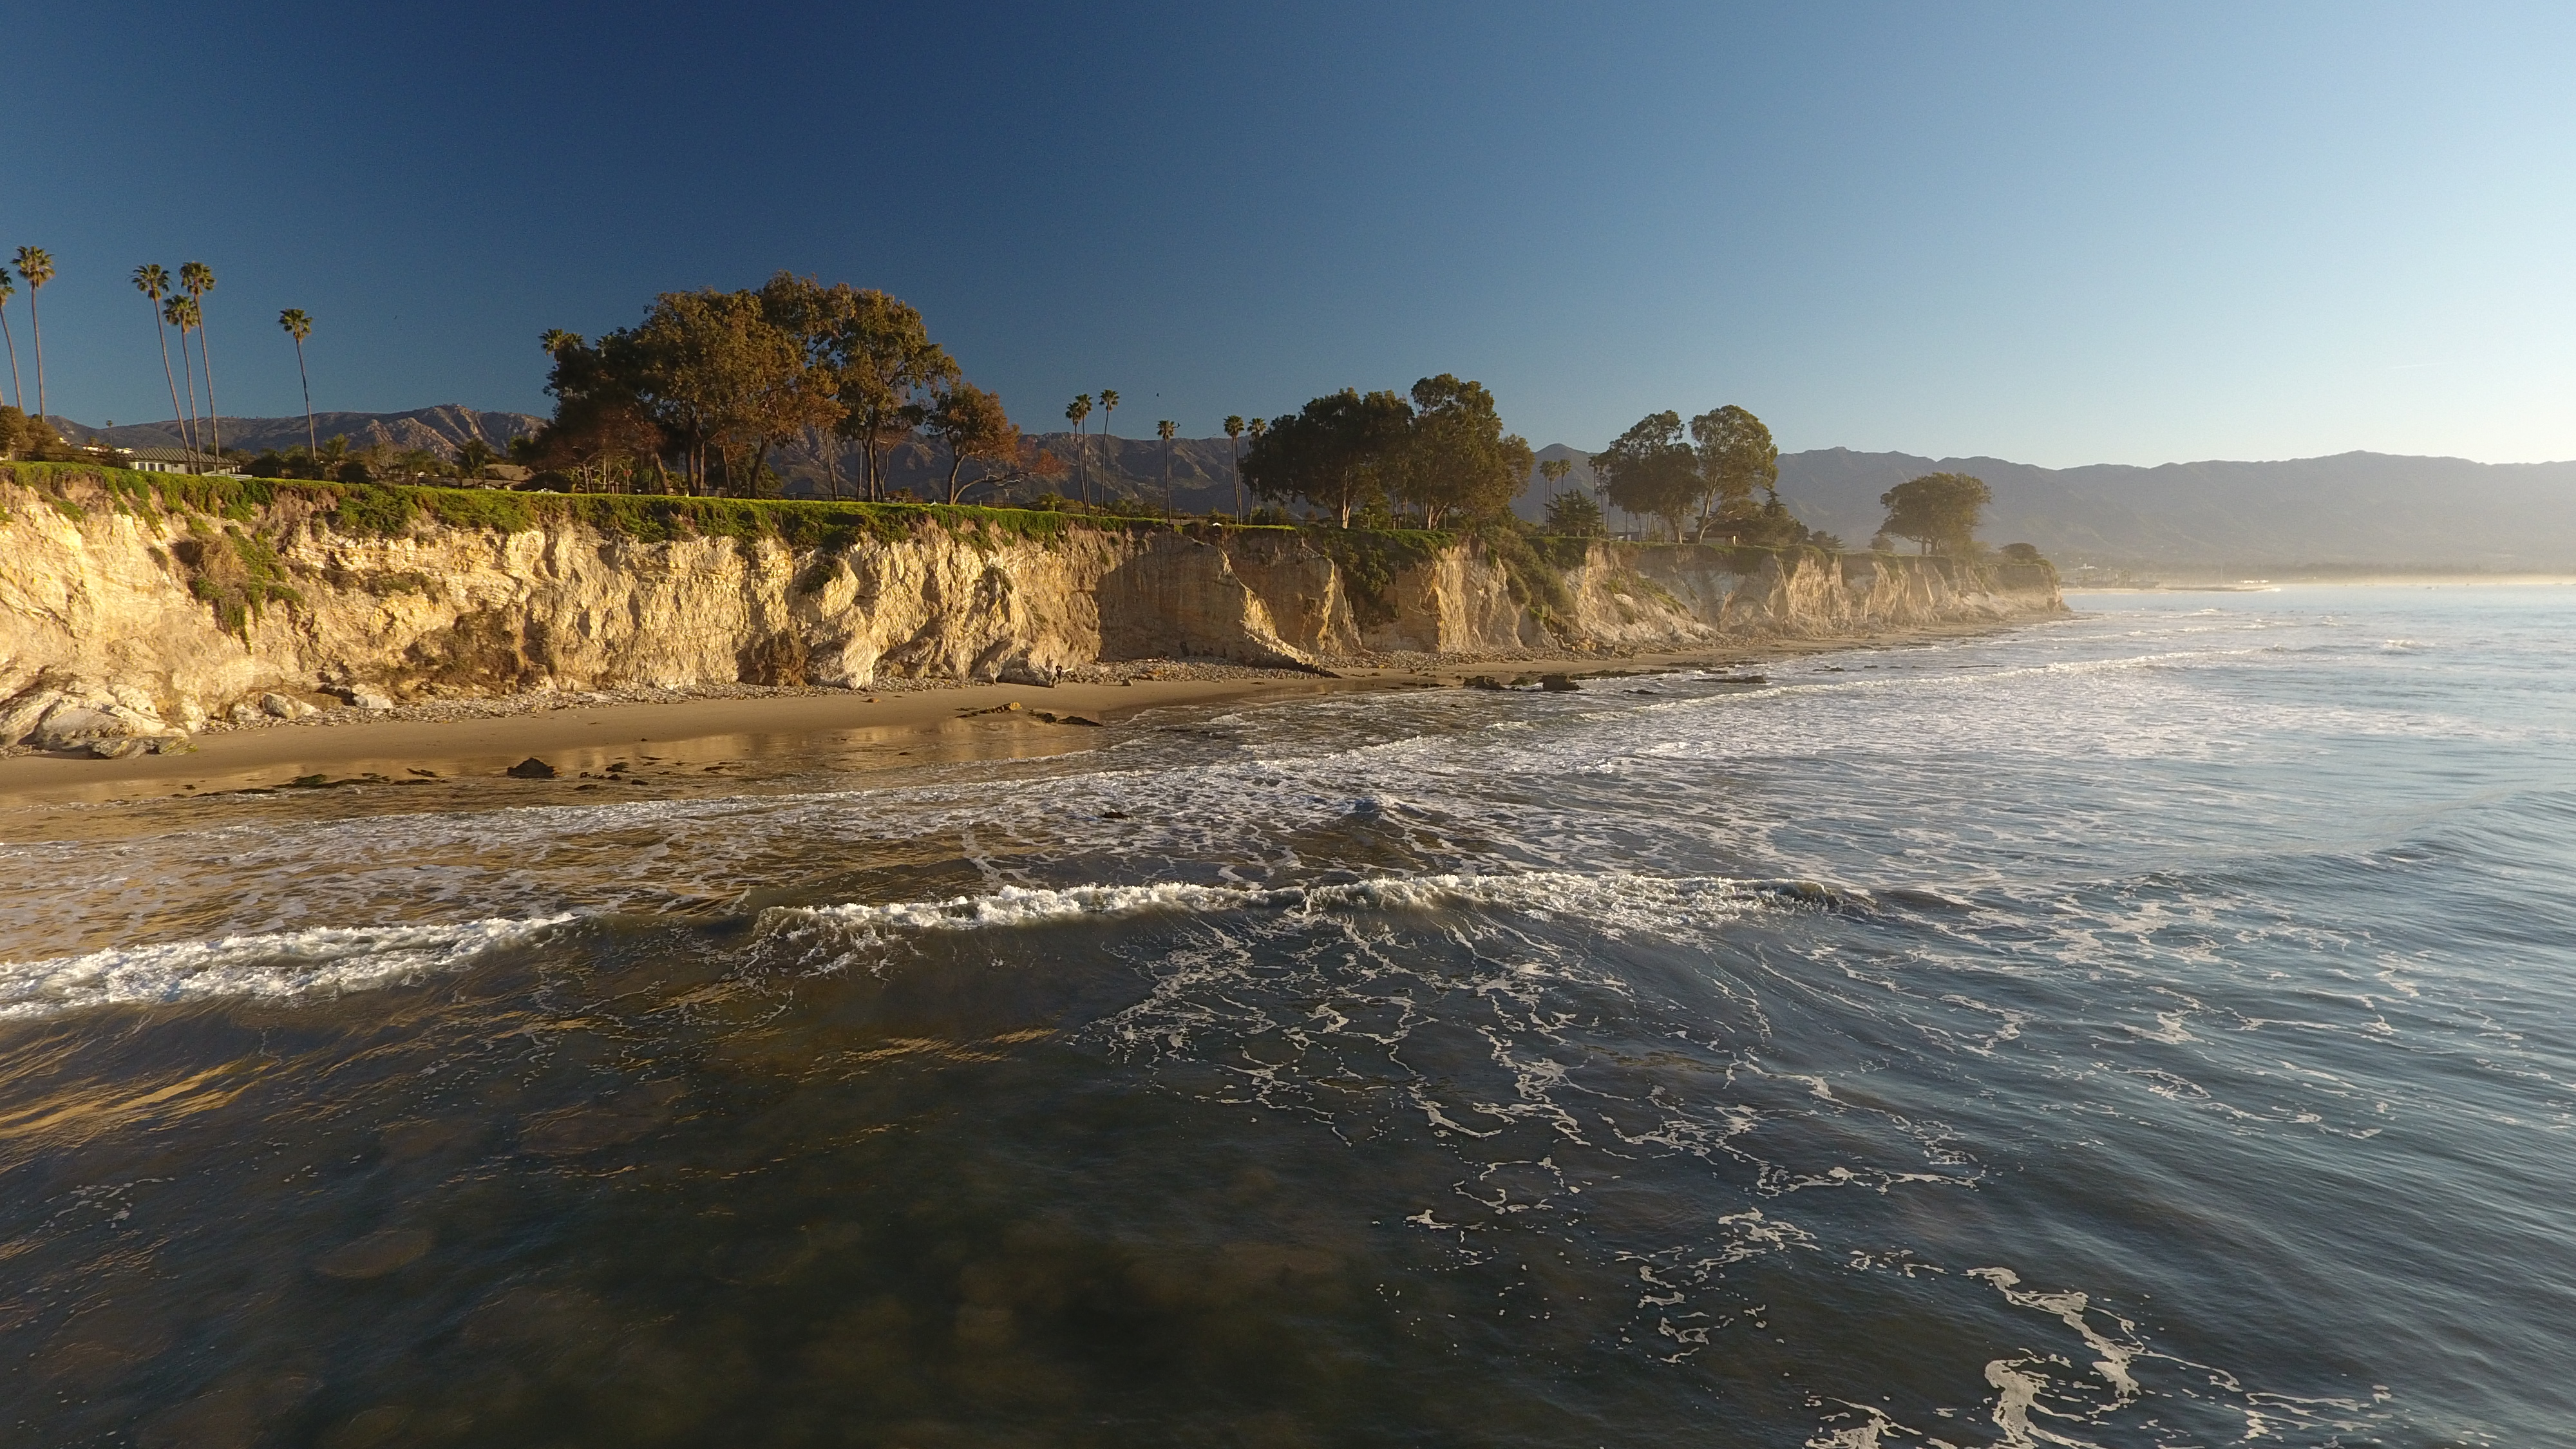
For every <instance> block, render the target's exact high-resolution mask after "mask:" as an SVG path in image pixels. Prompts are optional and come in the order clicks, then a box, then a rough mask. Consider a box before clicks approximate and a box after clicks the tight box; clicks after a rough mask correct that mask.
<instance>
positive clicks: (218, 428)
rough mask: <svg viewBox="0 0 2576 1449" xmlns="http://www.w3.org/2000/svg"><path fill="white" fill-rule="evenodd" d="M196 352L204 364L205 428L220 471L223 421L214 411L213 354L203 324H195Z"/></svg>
mask: <svg viewBox="0 0 2576 1449" xmlns="http://www.w3.org/2000/svg"><path fill="white" fill-rule="evenodd" d="M197 352H198V355H199V356H201V357H203V358H204V359H205V363H206V427H207V428H208V429H209V431H210V434H211V436H212V438H213V440H214V448H213V449H212V451H213V453H214V456H215V467H216V469H217V470H219V471H220V470H221V469H222V468H223V466H224V419H223V415H222V414H221V413H218V412H216V411H215V354H214V351H213V350H212V349H211V348H209V347H207V346H206V325H205V324H204V323H203V322H200V323H198V324H197Z"/></svg>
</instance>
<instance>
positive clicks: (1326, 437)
mask: <svg viewBox="0 0 2576 1449" xmlns="http://www.w3.org/2000/svg"><path fill="white" fill-rule="evenodd" d="M1412 423H1413V408H1412V407H1411V406H1410V405H1409V404H1407V403H1406V402H1405V400H1404V399H1402V398H1400V397H1397V396H1396V395H1395V394H1394V393H1392V392H1372V393H1369V394H1367V395H1366V396H1362V395H1361V394H1360V392H1359V391H1358V390H1357V389H1355V388H1347V387H1346V388H1343V389H1342V390H1341V391H1340V392H1337V393H1331V394H1328V395H1326V396H1324V397H1319V398H1316V399H1315V400H1313V401H1312V402H1309V403H1307V404H1306V406H1305V407H1304V408H1302V409H1300V410H1298V411H1297V412H1295V413H1291V414H1289V415H1287V416H1285V417H1278V418H1273V419H1271V420H1270V426H1269V428H1268V429H1267V430H1265V431H1264V432H1263V433H1262V434H1261V435H1260V436H1258V437H1256V438H1254V439H1253V440H1252V446H1251V447H1250V448H1248V449H1246V450H1245V451H1244V455H1243V481H1244V482H1245V483H1246V484H1248V485H1249V486H1250V487H1251V489H1252V491H1253V492H1254V493H1256V494H1258V495H1260V496H1261V497H1263V498H1267V499H1276V500H1289V499H1297V500H1302V501H1304V502H1306V503H1309V504H1311V505H1313V506H1315V507H1317V508H1320V509H1323V510H1325V511H1326V512H1329V513H1331V514H1332V515H1333V517H1334V519H1335V520H1336V521H1337V522H1339V523H1340V524H1341V526H1342V527H1344V528H1348V527H1350V526H1351V515H1352V514H1353V513H1356V512H1358V511H1359V510H1360V509H1362V508H1363V507H1365V506H1367V505H1369V504H1373V503H1374V504H1381V505H1382V504H1383V503H1384V502H1385V500H1386V495H1387V487H1386V483H1387V474H1388V473H1389V471H1390V470H1391V469H1392V468H1394V467H1396V466H1398V465H1399V464H1400V462H1401V461H1402V454H1403V450H1404V447H1405V444H1406V442H1407V441H1408V440H1409V438H1410V436H1411V430H1412Z"/></svg>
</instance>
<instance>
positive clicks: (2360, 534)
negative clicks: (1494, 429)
mask: <svg viewBox="0 0 2576 1449" xmlns="http://www.w3.org/2000/svg"><path fill="white" fill-rule="evenodd" d="M1539 457H1541V458H1542V459H1545V458H1551V457H1562V458H1571V459H1573V460H1574V461H1575V464H1576V468H1575V472H1574V474H1573V475H1572V476H1571V477H1569V478H1568V479H1567V483H1568V484H1569V485H1572V484H1574V483H1577V482H1580V483H1582V484H1584V485H1585V486H1590V484H1591V482H1592V472H1591V469H1590V467H1589V466H1588V460H1587V459H1586V458H1585V456H1584V455H1583V454H1582V453H1580V452H1578V451H1576V450H1574V449H1572V448H1568V447H1565V446H1563V445H1562V444H1558V445H1553V446H1550V447H1546V448H1542V449H1540V450H1539ZM1943 472H1947V473H1969V474H1973V475H1975V476H1977V477H1979V478H1982V479H1984V480H1985V481H1986V484H1987V486H1988V487H1990V488H1992V489H1993V490H1994V494H1995V503H1994V508H1993V511H1992V512H1991V513H1990V514H1988V516H1987V523H1986V527H1985V530H1984V532H1985V536H1986V537H1987V538H1989V539H1992V540H1994V541H1996V542H2011V541H2026V542H2030V543H2035V544H2037V545H2039V547H2040V549H2041V550H2042V551H2043V552H2045V553H2047V554H2048V555H2049V557H2051V558H2053V559H2056V560H2058V561H2059V562H2061V563H2100V564H2110V565H2138V564H2145V565H2156V566H2174V565H2201V566H2210V567H2216V566H2242V567H2245V568H2249V569H2256V570H2260V569H2264V568H2278V567H2285V566H2292V565H2301V564H2312V565H2333V566H2347V567H2348V566H2374V565H2376V566H2406V567H2415V568H2457V569H2464V570H2472V571H2515V570H2532V571H2548V572H2567V571H2576V462H2567V463H2473V462H2470V461H2468V460H2467V459H2465V458H2410V457H2398V456H2392V455H2390V454H2386V453H2341V454H2337V455H2336V456H2334V457H2331V458H2297V459H2290V460H2287V461H2282V462H2264V463H2229V462H2206V463H2167V464H2164V465H2162V466H2160V467H2154V468H2140V467H2133V466H2130V465H2126V464H2118V463H2097V464H2093V465H2091V466H2088V467H2082V468H2039V467H2033V466H2031V465H2030V464H2027V463H2012V462H2007V461H2005V460H2003V459H2001V458H1986V457H1977V458H1925V457H1918V456H1916V455H1915V454H1912V453H1856V452H1853V451H1851V450H1850V449H1848V448H1819V449H1815V450H1813V451H1810V452H1805V453H1784V454H1782V455H1781V458H1780V497H1781V500H1782V501H1783V502H1785V503H1787V504H1788V505H1789V507H1790V509H1791V510H1792V511H1794V512H1795V513H1796V514H1797V515H1798V517H1799V518H1800V519H1801V520H1802V521H1804V522H1805V523H1806V524H1807V525H1808V526H1809V527H1811V528H1821V529H1825V530H1827V531H1829V532H1832V533H1836V534H1839V535H1841V536H1842V538H1843V540H1844V541H1845V542H1846V543H1848V544H1850V545H1852V546H1854V547H1858V546H1860V545H1861V544H1863V543H1866V542H1867V541H1868V539H1869V537H1870V535H1871V534H1873V533H1875V532H1876V531H1877V530H1878V525H1879V523H1880V521H1881V520H1882V519H1884V518H1885V517H1886V510H1885V509H1883V508H1881V507H1880V506H1879V502H1878V497H1879V495H1880V494H1881V493H1884V492H1886V491H1887V490H1888V489H1890V488H1893V487H1895V486H1896V485H1897V484H1899V483H1902V482H1904V481H1905V480H1906V479H1908V478H1912V477H1916V476H1919V475H1921V474H1924V473H1943ZM1545 489H1546V484H1545V483H1544V481H1543V480H1534V481H1533V483H1532V485H1531V487H1530V490H1529V492H1528V493H1526V494H1524V495H1523V496H1522V499H1521V504H1520V507H1521V511H1522V513H1523V514H1524V515H1525V516H1528V517H1532V518H1535V517H1537V516H1538V510H1539V508H1540V507H1541V506H1543V495H1544V493H1545Z"/></svg>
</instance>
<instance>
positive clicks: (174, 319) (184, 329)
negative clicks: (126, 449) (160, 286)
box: [161, 297, 200, 472]
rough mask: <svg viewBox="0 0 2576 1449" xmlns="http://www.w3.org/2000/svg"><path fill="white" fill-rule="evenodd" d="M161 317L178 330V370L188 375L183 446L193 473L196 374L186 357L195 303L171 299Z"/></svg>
mask: <svg viewBox="0 0 2576 1449" xmlns="http://www.w3.org/2000/svg"><path fill="white" fill-rule="evenodd" d="M161 312H162V315H163V316H165V317H167V318H168V319H169V321H170V325H171V326H173V327H176V328H178V329H179V370H180V371H181V372H184V373H186V374H188V431H187V434H186V436H185V439H184V443H183V445H184V446H185V447H186V448H187V450H188V468H189V470H190V471H191V472H193V471H195V469H196V466H197V459H198V457H199V456H200V453H199V450H198V448H197V372H196V364H195V362H194V361H193V360H192V359H191V358H190V357H189V356H188V329H189V328H191V327H194V326H196V325H197V315H198V314H197V303H196V299H194V298H192V297H172V298H171V299H170V300H168V301H166V302H164V303H162V304H161Z"/></svg>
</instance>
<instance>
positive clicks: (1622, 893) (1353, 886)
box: [761, 871, 1866, 938]
mask: <svg viewBox="0 0 2576 1449" xmlns="http://www.w3.org/2000/svg"><path fill="white" fill-rule="evenodd" d="M1865 899H1866V897H1865V896H1863V895H1861V894H1860V893H1858V892H1849V891H1844V890H1841V889H1838V888H1835V887H1830V886H1825V885H1820V884H1817V883H1815V882H1810V881H1742V880H1735V879H1731V878H1727V877H1721V876H1690V877H1667V876H1650V875H1632V874H1626V873H1616V872H1614V873H1607V874H1586V873H1579V872H1571V871H1526V872H1518V873H1511V874H1495V875H1486V874H1466V873H1456V874H1443V875H1424V876H1384V877H1377V878H1373V879H1368V880H1358V881H1343V882H1334V883H1330V884H1323V885H1284V886H1265V885H1205V884H1197V883H1192V882H1184V881H1153V882H1148V883H1144V884H1139V885H1077V886H1064V887H1043V886H1015V885H1005V886H1002V887H999V888H998V889H995V890H993V891H990V892H987V893H984V894H981V895H969V896H952V897H948V898H945V899H940V900H922V901H892V902H887V903H884V904H875V905H872V904H865V903H859V902H849V903H844V904H838V905H823V906H772V907H770V908H768V909H767V910H765V911H763V912H762V913H761V924H762V926H763V928H764V929H765V930H768V931H771V932H775V933H780V934H784V935H786V936H788V937H790V938H796V937H799V936H800V935H802V934H803V933H805V932H808V931H811V930H813V929H815V928H818V927H819V928H826V929H830V930H833V931H835V932H836V933H838V934H842V935H855V936H858V937H861V938H883V937H885V936H888V935H894V934H911V933H923V932H949V931H978V930H995V929H1010V928H1015V927H1027V926H1042V925H1052V924H1058V923H1062V922H1066V921H1079V920H1114V919H1121V918H1129V917H1136V916H1146V915H1162V914H1171V915H1214V914H1238V913H1263V914H1271V915H1324V914H1328V913H1335V912H1350V911H1402V910H1430V909H1440V908H1447V907H1455V906H1483V907H1490V908H1496V909H1501V910H1507V911H1512V912H1515V913H1517V914H1521V915H1525V916H1530V917H1533V918H1537V919H1541V920H1547V919H1555V918H1558V917H1564V918H1568V919H1572V920H1575V921H1578V922H1580V923H1582V924H1585V925H1589V926H1593V927H1597V928H1603V929H1608V930H1612V931H1618V930H1626V929H1638V930H1659V929H1673V928H1678V927H1700V926H1707V925H1713V924H1716V923H1718V922H1721V921H1724V920H1728V919H1733V918H1735V917H1738V916H1741V915H1743V914H1744V913H1745V912H1746V911H1748V910H1750V909H1753V908H1755V907H1757V906H1759V905H1762V904H1764V903H1779V902H1798V903H1807V904H1823V905H1830V904H1837V903H1844V902H1849V901H1854V900H1865Z"/></svg>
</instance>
